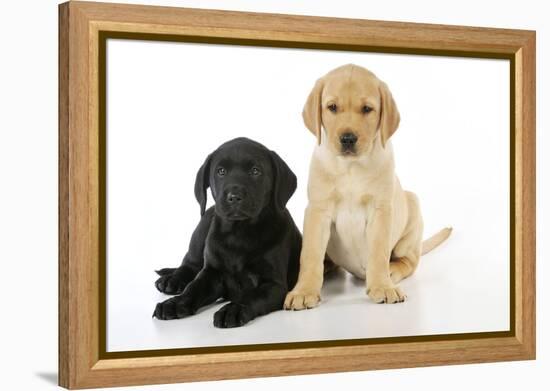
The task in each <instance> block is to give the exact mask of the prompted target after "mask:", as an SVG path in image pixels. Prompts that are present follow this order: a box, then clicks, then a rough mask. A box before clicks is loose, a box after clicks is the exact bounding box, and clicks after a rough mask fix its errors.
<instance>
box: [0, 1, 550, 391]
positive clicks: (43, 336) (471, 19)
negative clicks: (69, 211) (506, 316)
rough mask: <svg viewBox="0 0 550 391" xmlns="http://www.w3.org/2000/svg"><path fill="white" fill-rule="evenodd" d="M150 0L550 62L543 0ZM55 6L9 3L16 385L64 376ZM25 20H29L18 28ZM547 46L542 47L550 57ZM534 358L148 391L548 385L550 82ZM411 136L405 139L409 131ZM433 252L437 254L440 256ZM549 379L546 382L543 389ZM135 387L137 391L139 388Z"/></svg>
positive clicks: (9, 240) (542, 122)
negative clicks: (499, 35) (318, 22)
mask: <svg viewBox="0 0 550 391" xmlns="http://www.w3.org/2000/svg"><path fill="white" fill-rule="evenodd" d="M144 3H148V4H163V5H182V6H185V5H187V6H195V7H199V6H202V7H209V8H226V9H238V10H252V11H264V12H279V13H295V14H306V15H326V16H341V17H358V18H368V19H386V20H401V21H417V22H426V23H448V24H462V25H479V26H488V27H507V28H527V29H536V30H537V40H538V43H537V49H538V51H537V69H539V70H541V69H542V70H544V69H547V68H548V67H549V64H548V49H547V46H548V45H547V42H548V37H549V30H548V27H547V23H545V21H546V19H547V17H548V12H547V11H546V9H545V8H544V2H537V1H528V0H526V1H523V2H521V4H518V3H517V2H512V1H499V2H496V1H493V2H479V1H461V2H452V3H450V2H445V3H441V2H437V1H426V0H419V1H416V2H408V1H388V2H378V3H376V4H364V3H360V2H356V1H351V0H349V1H348V0H341V1H338V2H333V1H324V0H321V1H313V0H311V1H294V0H293V1H290V0H288V1H285V0H277V1H263V2H261V3H260V2H257V1H252V0H250V1H236V0H235V1H168V0H165V1H149V2H144ZM56 4H57V2H55V1H29V2H21V3H9V5H8V3H4V4H2V13H3V15H5V16H6V17H5V18H4V20H3V23H2V24H0V32H1V34H0V37H2V38H1V40H2V48H3V56H2V62H1V65H0V66H1V70H2V72H0V86H1V88H0V97H1V103H2V106H1V107H2V111H1V113H2V115H1V116H0V121H1V122H0V123H1V125H0V134H1V137H2V140H1V142H0V163H1V167H2V169H1V170H0V180H1V182H0V183H2V190H3V191H2V192H1V193H0V198H1V202H0V219H1V220H0V230H1V232H0V234H1V236H0V237H1V238H2V239H1V242H0V243H1V246H0V252H1V255H0V258H1V260H2V264H3V267H4V270H3V273H2V276H3V279H2V284H0V290H1V297H2V304H3V307H4V312H3V315H2V333H1V344H2V345H1V346H2V350H3V355H2V358H3V359H4V360H3V361H4V365H5V368H7V370H5V371H3V376H2V380H0V382H1V383H2V385H3V386H5V387H6V388H9V389H27V388H28V389H48V388H50V389H51V388H54V387H55V385H54V384H55V381H56V380H55V379H56V373H57V369H56V368H57V338H56V335H57V76H56V75H57V8H56ZM23 20H25V23H22V21H23ZM543 47H544V50H543ZM537 79H538V81H537V86H538V88H537V102H538V108H539V110H538V115H537V124H538V129H539V132H538V135H537V151H538V153H537V165H538V174H537V177H538V178H537V183H538V188H537V199H538V200H539V202H538V207H537V232H538V241H537V259H538V262H537V277H538V278H537V280H538V285H537V297H538V304H537V328H538V336H537V341H538V343H537V352H538V353H537V355H538V359H537V361H534V362H533V361H531V362H512V363H494V364H478V365H466V366H447V367H436V368H419V369H403V370H390V371H375V372H360V373H345V374H330V375H315V376H297V377H284V378H272V379H255V380H237V381H225V382H221V383H220V382H217V383H212V382H205V383H195V384H186V385H168V386H156V387H145V388H141V389H183V388H184V387H185V389H186V390H199V389H200V390H211V389H218V388H219V387H223V388H224V389H226V390H233V389H235V390H236V389H238V390H257V389H260V388H261V389H273V390H275V389H281V388H296V387H307V388H309V389H314V388H317V389H319V388H321V387H323V388H325V387H326V388H335V387H339V388H342V387H346V388H352V387H353V388H357V387H376V388H379V387H385V388H388V387H391V388H392V389H398V388H405V387H406V388H407V389H411V388H420V387H422V389H424V390H440V389H442V388H445V389H446V390H464V389H465V388H466V389H467V388H473V387H475V388H476V389H477V388H488V387H490V388H491V389H500V390H515V389H524V388H534V389H538V388H540V384H541V382H546V383H547V382H548V373H547V368H548V366H549V364H550V359H549V354H550V350H549V344H548V338H547V333H546V332H545V330H546V329H547V328H548V313H549V310H548V306H547V305H545V303H544V299H543V298H544V297H547V296H548V288H547V285H546V284H545V283H547V281H548V270H549V269H548V266H547V263H546V262H545V261H546V258H548V255H549V247H548V241H544V240H543V239H544V238H547V237H548V223H547V221H548V218H549V217H550V216H549V211H548V203H547V202H546V201H545V199H548V196H549V194H548V190H549V187H548V180H549V179H548V175H544V173H545V171H546V169H547V167H548V164H549V161H548V154H547V153H543V151H547V150H548V148H550V145H549V141H548V140H549V138H548V135H547V134H545V131H544V130H545V129H546V128H547V124H548V114H547V113H546V112H544V110H543V108H544V107H545V106H547V105H548V99H547V98H548V91H549V88H548V87H549V86H548V78H547V76H546V75H545V73H544V71H542V72H539V73H538V75H537ZM402 134H404V133H402ZM434 257H435V253H434ZM542 384H544V383H542ZM136 389H138V388H136Z"/></svg>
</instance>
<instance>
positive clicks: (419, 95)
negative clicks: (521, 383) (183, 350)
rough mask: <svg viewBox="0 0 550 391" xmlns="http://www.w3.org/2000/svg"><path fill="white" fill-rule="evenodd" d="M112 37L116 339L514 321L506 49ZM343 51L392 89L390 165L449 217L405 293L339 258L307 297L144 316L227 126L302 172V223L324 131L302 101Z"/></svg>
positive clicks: (362, 331) (408, 329) (244, 340)
mask: <svg viewBox="0 0 550 391" xmlns="http://www.w3.org/2000/svg"><path fill="white" fill-rule="evenodd" d="M107 50H108V51H107V58H108V65H107V79H108V84H107V85H108V87H107V90H108V93H107V113H108V114H107V118H108V119H107V173H108V174H107V177H108V182H107V194H108V196H107V209H108V213H107V238H108V239H107V281H108V283H107V308H108V312H107V314H108V316H107V324H108V326H107V343H108V347H107V350H108V351H121V350H146V349H161V348H177V347H196V346H212V345H218V346H219V345H228V344H248V343H274V342H298V341H307V340H327V339H343V338H348V339H349V338H373V337H388V336H403V335H428V334H443V333H462V332H481V331H502V330H508V329H509V269H510V266H509V241H508V240H506V238H507V237H508V235H509V216H508V210H509V178H508V177H509V102H510V100H509V62H508V61H505V60H480V59H464V58H448V57H430V56H410V55H390V54H373V53H349V52H334V51H317V50H296V49H281V48H250V47H238V46H223V45H215V46H214V45H202V44H199V45H197V44H181V43H165V42H160V43H152V42H141V41H127V40H109V42H108V49H107ZM346 63H355V64H358V65H362V66H366V67H368V68H369V69H371V70H372V71H374V72H375V73H376V74H377V75H378V77H380V78H381V79H383V80H384V81H385V82H386V83H387V84H388V85H389V87H390V89H391V90H392V94H393V96H394V98H395V100H396V102H397V105H398V108H399V110H400V112H401V118H402V121H401V124H400V127H399V129H398V131H397V132H396V133H395V135H394V136H393V138H392V142H393V144H394V153H395V157H396V163H397V164H396V169H397V173H398V176H399V178H400V180H401V183H402V184H403V186H404V188H405V189H410V190H413V191H415V192H416V193H417V194H418V196H419V198H420V201H421V206H422V210H423V214H424V221H425V231H426V235H425V237H428V236H429V235H431V234H433V233H434V232H436V231H437V230H439V229H441V228H443V227H445V226H448V225H452V226H453V228H454V234H453V235H452V236H451V238H450V240H449V241H448V242H446V243H445V244H444V245H443V246H441V248H440V249H438V250H437V251H434V253H433V254H430V255H428V256H426V257H423V259H422V261H421V265H420V267H419V268H418V270H417V272H416V273H415V275H414V277H413V278H411V279H409V280H407V281H406V282H403V284H402V285H403V289H404V290H405V292H406V293H407V294H408V300H407V302H406V303H404V304H401V305H396V306H392V307H394V308H388V306H379V305H376V304H375V303H372V302H371V301H369V300H368V299H367V296H366V295H365V286H364V283H363V282H362V281H358V280H354V279H351V280H350V279H349V278H346V273H342V274H341V275H340V277H339V278H337V279H334V280H332V281H330V284H329V285H328V286H327V287H326V289H325V291H324V292H323V303H322V305H321V307H320V308H319V309H316V310H314V311H308V312H307V313H306V312H301V313H293V312H286V313H284V312H278V313H276V314H270V315H269V316H266V317H262V318H260V319H258V320H256V321H254V322H253V323H250V324H249V325H248V326H247V327H243V328H240V329H235V330H217V329H215V328H214V327H213V326H212V314H213V312H214V311H215V310H217V309H219V308H220V306H221V304H220V305H217V306H213V307H212V308H209V309H208V310H206V311H203V312H200V313H199V314H198V315H196V316H193V317H191V318H187V319H181V320H176V321H170V322H164V321H159V320H155V319H151V313H152V311H153V309H154V306H155V304H156V302H158V301H163V300H165V299H166V298H167V296H165V295H162V294H160V293H159V292H158V291H156V289H155V288H154V285H153V282H154V280H155V279H156V278H157V276H156V274H154V273H153V270H155V269H160V268H162V267H167V266H172V267H174V266H178V265H179V263H180V262H181V258H182V257H183V255H184V254H185V252H186V250H187V245H188V242H189V238H190V237H191V233H192V231H193V229H194V228H195V226H196V224H197V222H198V220H199V207H198V204H197V203H196V201H195V198H194V194H193V188H194V186H193V185H194V181H195V176H196V171H197V169H198V168H199V167H200V166H201V164H202V163H203V161H204V159H205V157H206V156H207V155H208V154H209V153H210V152H211V151H212V150H214V149H215V148H216V147H217V146H218V145H219V144H221V143H222V142H224V141H227V140H229V139H231V138H234V137H238V136H247V137H249V138H253V139H256V140H258V141H260V142H262V143H263V144H265V145H266V146H268V147H269V148H272V149H274V150H275V151H277V152H278V153H279V154H280V155H281V157H282V158H283V159H285V160H286V162H287V163H288V164H289V166H290V167H291V168H292V169H293V170H294V171H295V173H296V175H297V177H298V190H297V192H296V193H295V195H294V196H293V197H292V199H291V201H290V202H289V204H288V207H289V210H290V212H291V214H292V215H293V217H294V220H295V221H296V223H297V225H298V226H299V227H302V226H303V223H302V221H303V213H304V209H305V207H306V204H307V196H306V187H307V186H306V185H307V176H308V167H309V160H310V159H309V156H310V155H311V152H312V150H313V148H314V145H315V142H316V139H315V137H314V136H313V135H312V134H311V133H310V132H309V131H308V130H307V129H306V128H305V126H304V125H303V122H302V116H301V111H302V107H303V104H304V102H305V100H306V98H307V95H308V94H309V91H310V90H311V88H312V87H313V85H314V83H315V80H316V79H317V78H319V77H320V76H322V75H323V74H325V73H326V72H327V71H328V70H330V69H332V68H335V67H337V66H339V65H342V64H346ZM138 81H139V88H137V86H138V84H137V83H138ZM211 203H212V200H211V199H210V204H211ZM331 320H332V321H331Z"/></svg>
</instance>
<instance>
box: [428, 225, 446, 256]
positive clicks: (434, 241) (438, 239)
mask: <svg viewBox="0 0 550 391" xmlns="http://www.w3.org/2000/svg"><path fill="white" fill-rule="evenodd" d="M451 232H453V229H452V228H451V227H447V228H443V229H442V230H441V231H439V232H438V233H436V234H435V235H433V236H431V237H429V238H428V239H426V240H424V241H423V242H422V255H424V254H427V253H429V252H430V251H432V250H433V249H434V248H436V247H437V246H439V245H440V244H441V243H443V242H444V241H445V240H446V239H447V238H448V237H449V236H450V235H451Z"/></svg>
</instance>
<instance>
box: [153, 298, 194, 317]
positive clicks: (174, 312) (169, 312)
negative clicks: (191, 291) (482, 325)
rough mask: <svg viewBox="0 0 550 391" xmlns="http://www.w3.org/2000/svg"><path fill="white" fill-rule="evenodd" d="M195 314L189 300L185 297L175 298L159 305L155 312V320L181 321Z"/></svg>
mask: <svg viewBox="0 0 550 391" xmlns="http://www.w3.org/2000/svg"><path fill="white" fill-rule="evenodd" d="M194 313H195V311H194V310H193V309H192V308H191V306H190V303H189V300H187V299H186V298H185V297H181V296H175V297H172V298H170V299H168V300H165V301H163V302H162V303H158V304H157V306H156V307H155V311H154V312H153V318H157V319H160V320H170V319H181V318H185V317H187V316H190V315H193V314H194Z"/></svg>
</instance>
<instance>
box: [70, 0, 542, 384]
mask: <svg viewBox="0 0 550 391" xmlns="http://www.w3.org/2000/svg"><path fill="white" fill-rule="evenodd" d="M534 358H535V33H534V32H533V31H524V30H509V29H493V28H479V27H462V26H444V25H430V24H416V23H396V22H385V21H370V20H353V19H336V18H324V17H323V18H321V17H306V16H293V15H273V14H258V13H243V12H229V11H214V10H197V9H184V8H171V7H151V6H138V5H120V4H103V3H92V2H73V1H71V2H68V3H64V4H61V5H60V6H59V383H60V385H61V386H63V387H66V388H70V389H73V388H90V387H105V386H124V385H139V384H158V383H171V382H185V381H198V380H214V379H228V378H243V377H258V376H275V375H287V374H307V373H324V372H339V371H357V370H370V369H381V368H401V367H411V366H430V365H444V364H462V363H475V362H491V361H505V360H525V359H534Z"/></svg>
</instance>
